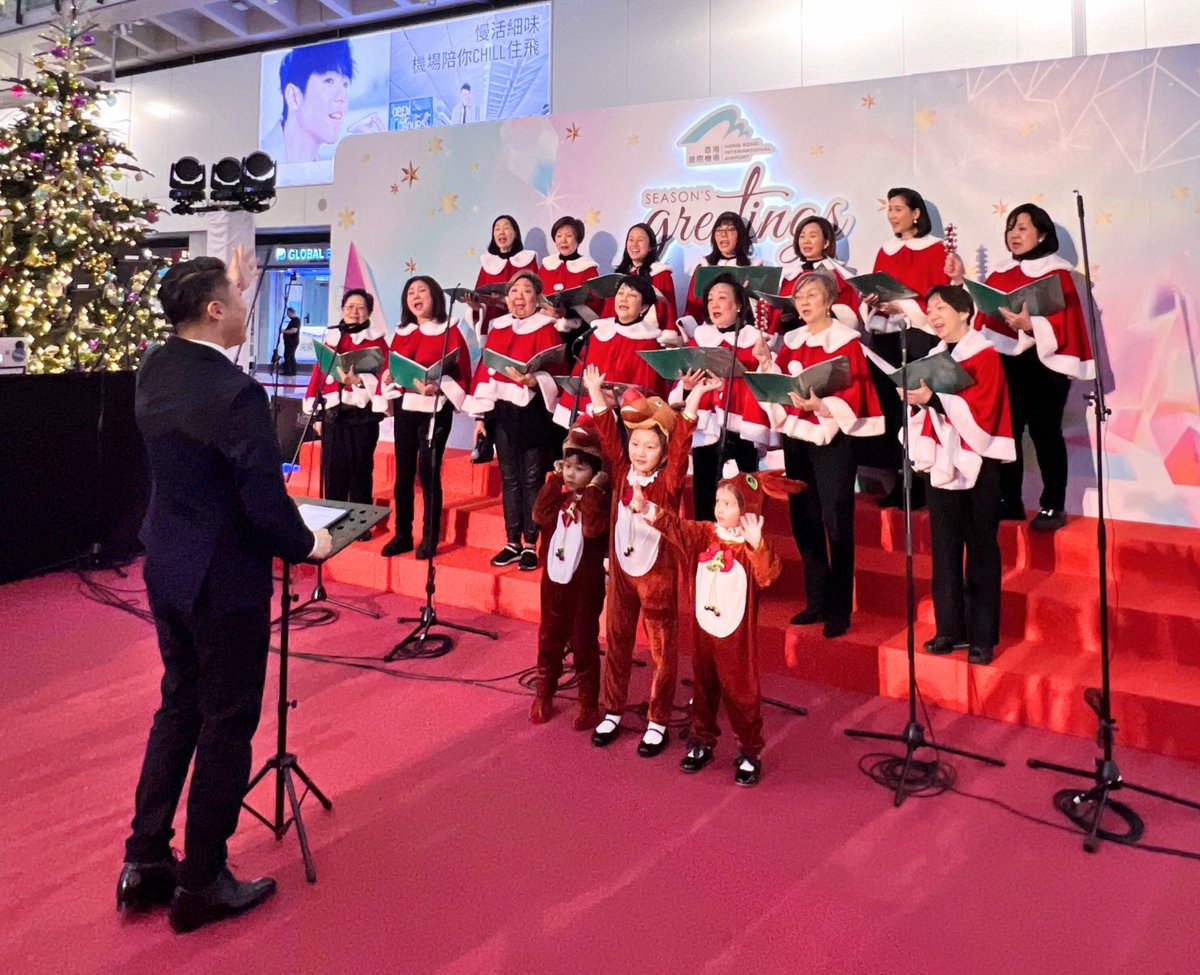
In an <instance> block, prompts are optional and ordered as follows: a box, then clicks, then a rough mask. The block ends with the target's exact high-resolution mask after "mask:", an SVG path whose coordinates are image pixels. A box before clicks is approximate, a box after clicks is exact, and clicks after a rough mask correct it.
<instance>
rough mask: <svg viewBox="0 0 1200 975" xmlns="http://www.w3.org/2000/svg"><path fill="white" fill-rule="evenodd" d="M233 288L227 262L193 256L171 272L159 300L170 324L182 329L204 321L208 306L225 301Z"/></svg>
mask: <svg viewBox="0 0 1200 975" xmlns="http://www.w3.org/2000/svg"><path fill="white" fill-rule="evenodd" d="M229 287H230V284H229V278H228V276H227V271H226V269H225V262H224V261H222V260H221V259H220V258H217V257H193V258H192V259H191V260H190V261H183V262H182V263H180V264H173V265H171V267H170V268H168V269H167V273H166V274H164V275H163V277H162V282H161V283H160V284H159V287H158V301H159V304H161V305H162V309H163V313H164V314H165V315H166V316H167V321H169V322H170V323H171V324H172V325H173V326H175V328H176V329H178V328H179V327H180V326H181V325H191V324H193V323H195V322H199V321H200V320H201V319H202V318H204V307H205V305H207V304H208V303H209V302H210V301H214V300H217V301H219V300H222V299H224V298H225V297H226V296H227V295H228V294H229Z"/></svg>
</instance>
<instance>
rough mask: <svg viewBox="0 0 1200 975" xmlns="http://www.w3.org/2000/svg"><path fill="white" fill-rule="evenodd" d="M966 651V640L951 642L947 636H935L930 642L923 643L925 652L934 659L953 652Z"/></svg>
mask: <svg viewBox="0 0 1200 975" xmlns="http://www.w3.org/2000/svg"><path fill="white" fill-rule="evenodd" d="M966 649H967V641H966V640H951V639H950V637H948V636H935V637H934V638H933V639H932V640H926V641H925V652H926V653H932V654H933V655H934V656H935V657H944V656H945V655H946V654H948V653H953V652H954V651H955V650H966Z"/></svg>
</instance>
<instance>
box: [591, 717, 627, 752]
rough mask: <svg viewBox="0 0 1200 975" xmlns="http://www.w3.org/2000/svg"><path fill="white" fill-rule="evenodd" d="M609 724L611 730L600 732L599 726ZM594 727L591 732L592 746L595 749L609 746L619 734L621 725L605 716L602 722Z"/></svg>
mask: <svg viewBox="0 0 1200 975" xmlns="http://www.w3.org/2000/svg"><path fill="white" fill-rule="evenodd" d="M606 723H607V724H611V725H612V728H611V729H609V730H608V731H601V730H600V725H603V724H606ZM600 725H597V726H596V730H595V731H593V732H592V744H593V745H595V746H596V747H597V748H604V747H605V746H606V745H611V744H612V743H613V739H614V738H616V737H617V735H619V734H620V733H621V725H620V724H619V723H618V722H616V721H615V720H614V719H613V718H612V717H611V716H610V715H607V714H606V715H605V716H604V720H603V721H601V722H600Z"/></svg>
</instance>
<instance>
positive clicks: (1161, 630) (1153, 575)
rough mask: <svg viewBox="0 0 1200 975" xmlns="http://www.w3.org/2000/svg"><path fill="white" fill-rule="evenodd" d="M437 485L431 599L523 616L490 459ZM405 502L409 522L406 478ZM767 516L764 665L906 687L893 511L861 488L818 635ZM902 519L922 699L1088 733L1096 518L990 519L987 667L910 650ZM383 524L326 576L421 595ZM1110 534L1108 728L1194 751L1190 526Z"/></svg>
mask: <svg viewBox="0 0 1200 975" xmlns="http://www.w3.org/2000/svg"><path fill="white" fill-rule="evenodd" d="M319 456H320V445H319V444H317V443H310V444H305V445H304V448H303V451H302V453H301V458H300V463H301V470H300V472H298V473H297V474H295V475H294V476H293V477H292V479H291V481H290V483H289V485H288V490H289V491H290V492H291V493H293V494H296V495H304V494H311V493H314V492H315V490H316V487H317V478H316V465H317V459H318V458H319ZM394 471H395V455H394V450H393V446H392V444H390V443H387V444H381V445H380V447H379V449H378V451H377V453H376V456H375V480H374V486H375V498H376V501H377V502H378V503H380V504H391V490H392V482H393V479H394ZM443 483H444V490H445V494H446V503H445V511H444V515H443V543H442V546H441V548H440V550H439V557H438V562H437V565H438V573H437V582H438V589H437V599H438V604H439V606H447V607H461V608H463V609H471V610H475V611H477V612H482V613H496V614H499V615H501V616H506V617H511V618H514V619H520V620H536V619H537V615H538V583H539V580H540V570H539V571H538V572H521V571H519V570H518V569H516V568H509V569H494V568H492V567H491V566H490V565H489V564H488V559H489V558H490V557H491V556H492V555H493V554H494V553H495V552H496V551H497V550H498V549H499V548H500V547H501V546H502V545H503V544H504V541H505V536H504V520H503V515H502V512H501V507H500V499H499V492H500V472H499V469H498V468H497V466H496V464H495V463H494V462H493V463H491V464H487V465H478V466H477V465H472V464H471V463H470V462H469V458H468V455H467V453H466V452H465V451H461V450H450V451H448V452H447V455H446V462H445V472H444V481H443ZM688 494H689V497H688V499H687V501H686V504H688V505H690V492H688ZM416 508H417V518H416V522H417V525H418V526H419V525H420V519H421V514H420V512H421V498H420V489H419V487H418V489H417V505H416ZM766 518H767V528H768V532H769V533H770V536H771V540H772V542H773V543H774V544H775V546H776V548H777V551H779V553H780V554H781V556H782V557H783V560H784V572H783V575H782V577H781V578H780V580H779V581H778V582H777V583H776V584H775V586H773V587H772V588H771V589H770V590H769V591H768V592H767V593H766V595H765V598H764V599H763V600H762V602H761V620H760V625H761V630H760V633H761V643H760V645H761V650H762V665H763V669H764V671H766V672H772V673H778V674H786V675H790V676H793V677H798V678H803V679H805V680H810V681H815V682H817V683H821V684H828V685H833V686H835V687H840V688H843V689H846V690H851V691H860V692H864V693H872V694H882V695H885V696H889V697H897V698H903V697H905V696H906V694H907V670H906V661H905V627H904V532H903V529H904V524H903V515H902V514H901V513H900V512H897V511H880V510H879V509H878V508H877V507H876V506H875V504H874V502H873V501H872V500H871V499H869V498H860V499H859V501H858V511H857V518H856V535H857V542H858V545H857V555H856V559H857V562H856V578H857V588H856V594H855V605H856V611H855V615H854V619H853V625H852V627H851V629H850V631H849V632H848V633H847V634H846V635H845V636H844V637H842V638H840V639H836V640H826V639H824V638H823V637H822V636H821V633H820V628H819V627H796V626H790V625H789V622H788V621H789V619H790V618H791V616H792V615H793V614H794V613H796V612H797V611H798V610H799V609H800V608H801V607H802V605H803V602H804V598H803V579H804V574H803V567H802V565H801V563H800V560H799V556H798V554H797V552H796V548H795V545H794V543H793V541H792V538H791V534H790V529H789V525H788V516H787V509H786V505H785V504H784V503H782V502H770V501H769V502H768V507H767V510H766ZM913 522H914V529H915V531H914V553H915V567H916V578H917V598H918V609H917V613H918V626H917V633H916V636H917V641H918V650H917V664H918V667H917V675H918V680H919V681H920V687H921V692H922V694H923V695H924V697H925V700H926V701H927V702H929V703H935V704H938V705H940V706H942V707H946V708H951V709H954V710H957V711H961V712H964V713H968V714H976V715H984V716H987V717H990V718H997V719H1000V720H1003V721H1010V722H1016V723H1019V724H1024V725H1030V726H1033V727H1039V728H1047V729H1051V730H1054V731H1061V732H1066V733H1068V734H1074V735H1092V734H1094V733H1095V729H1096V718H1095V715H1094V714H1093V712H1092V711H1091V709H1090V708H1089V707H1088V706H1087V704H1086V703H1085V702H1084V691H1085V690H1086V689H1087V688H1088V687H1093V686H1098V684H1099V682H1100V658H1099V609H1098V603H1099V591H1098V585H1097V572H1098V565H1099V557H1098V550H1097V545H1096V523H1095V521H1094V520H1093V519H1090V518H1082V517H1077V518H1072V519H1071V521H1070V522H1069V523H1068V524H1067V526H1066V527H1065V528H1063V529H1062V530H1060V531H1058V532H1056V533H1053V534H1049V535H1047V534H1041V533H1038V532H1034V531H1030V530H1029V528H1028V525H1027V524H1024V523H1015V522H1004V523H1002V525H1001V530H1000V542H1001V552H1002V557H1003V564H1004V579H1003V604H1002V606H1003V610H1002V623H1001V643H1000V646H999V647H998V648H997V656H996V660H995V662H994V663H993V664H992V665H990V666H987V667H973V666H968V665H967V662H966V659H965V654H962V653H957V654H954V655H951V656H949V657H934V656H931V655H929V654H926V653H925V652H924V651H923V650H922V649H921V648H920V644H921V643H922V642H924V641H925V640H926V639H928V638H929V637H931V636H932V635H933V632H934V626H933V604H932V601H931V598H930V592H929V589H930V587H929V577H930V555H929V523H928V518H927V517H926V515H925V513H924V512H917V513H916V514H915V515H914V518H913ZM388 527H389V531H390V527H391V526H390V524H389V526H388ZM419 534H420V532H419V528H418V531H417V535H418V537H419ZM388 537H390V535H388V534H385V533H384V532H383V531H382V530H380V531H379V532H378V533H377V536H376V537H375V539H374V540H373V541H371V542H364V543H360V544H358V545H355V546H352V548H351V549H350V550H348V551H347V552H346V553H345V554H344V555H342V556H341V557H340V558H338V559H336V560H334V561H333V562H332V563H330V566H329V569H328V578H330V579H331V580H333V581H336V582H344V583H352V584H354V585H358V586H363V587H365V588H368V589H372V590H375V591H377V592H385V591H390V592H394V593H398V594H401V595H405V596H414V597H422V596H423V595H424V591H425V575H426V568H425V563H423V562H417V561H416V560H415V559H414V557H413V555H412V554H408V555H405V556H401V557H399V558H393V559H384V558H383V557H382V556H381V554H380V550H381V549H382V547H383V544H384V542H385V541H386V540H387V538H388ZM1109 540H1110V541H1109V577H1110V593H1109V605H1110V612H1111V631H1110V632H1111V642H1112V651H1113V652H1112V677H1113V688H1114V691H1113V712H1114V716H1115V717H1116V719H1117V723H1118V740H1119V741H1120V742H1121V743H1122V744H1123V745H1130V746H1134V747H1137V748H1144V749H1147V750H1149V751H1153V752H1157V753H1158V754H1162V755H1170V756H1175V757H1179V758H1187V759H1191V760H1193V761H1200V734H1198V733H1197V729H1198V728H1200V595H1198V594H1200V531H1195V530H1188V529H1180V528H1172V527H1166V526H1160V525H1148V524H1136V523H1131V522H1110V523H1109ZM681 645H682V648H683V650H684V651H685V652H686V651H687V650H688V649H689V647H690V641H689V639H688V636H687V634H686V633H682V634H681Z"/></svg>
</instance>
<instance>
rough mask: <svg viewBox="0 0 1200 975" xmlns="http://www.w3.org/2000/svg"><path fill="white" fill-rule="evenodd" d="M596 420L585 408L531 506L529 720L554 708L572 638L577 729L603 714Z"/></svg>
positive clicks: (604, 482)
mask: <svg viewBox="0 0 1200 975" xmlns="http://www.w3.org/2000/svg"><path fill="white" fill-rule="evenodd" d="M603 464H604V461H603V458H602V455H601V452H600V438H599V437H598V436H597V435H596V430H595V427H594V426H593V424H592V418H591V417H590V416H588V415H587V414H586V413H583V414H580V415H579V417H578V418H577V421H576V425H575V426H574V427H573V428H572V429H571V430H569V431H568V432H567V439H566V440H565V441H564V442H563V456H562V460H560V461H557V462H556V463H555V465H554V473H552V474H551V475H550V477H549V478H548V479H547V480H546V483H545V485H544V486H543V487H542V490H541V492H540V493H539V494H538V497H537V501H536V502H535V503H534V506H533V520H534V523H535V524H537V526H538V527H539V528H540V529H541V536H542V546H543V547H542V565H543V566H544V567H545V568H544V571H543V573H542V591H541V598H542V612H541V618H542V621H541V624H540V625H539V626H538V660H537V681H536V684H535V685H534V690H535V694H536V696H535V697H534V699H533V706H532V707H531V708H530V709H529V720H530V721H532V722H533V723H534V724H542V723H543V722H545V721H547V720H549V718H550V716H551V714H553V713H554V709H553V699H554V692H555V691H556V690H557V689H558V681H559V678H561V677H562V672H563V655H564V654H565V653H566V648H567V644H568V643H569V644H570V645H571V656H572V658H573V659H574V661H575V675H576V676H577V677H578V678H579V713H578V714H577V715H576V717H575V730H576V731H584V730H586V729H588V728H594V727H595V726H596V723H597V722H598V721H599V720H600V707H599V698H600V611H601V610H602V609H603V608H604V556H605V555H606V554H608V517H609V501H608V496H609V491H608V475H606V474H605V473H604V471H603V470H602V467H603Z"/></svg>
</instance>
